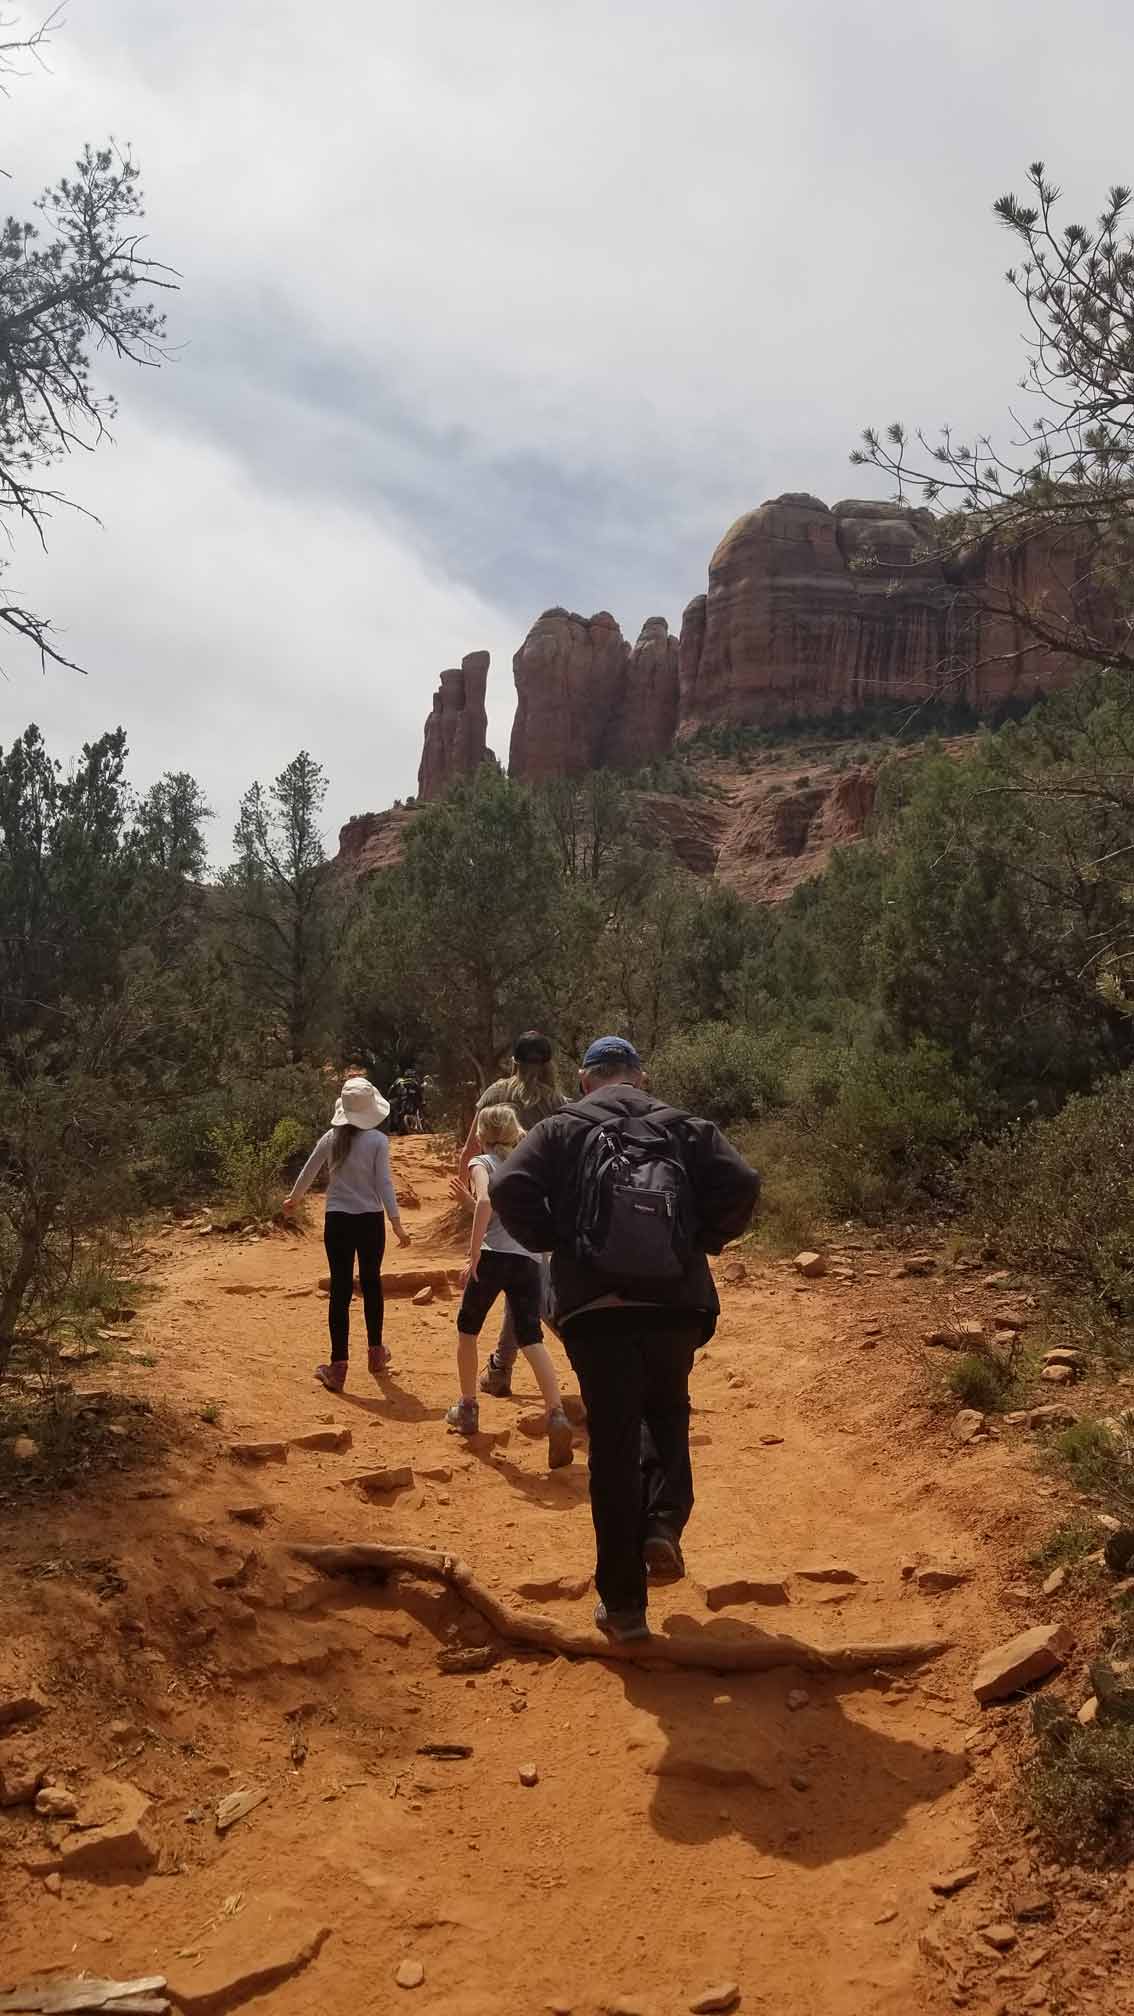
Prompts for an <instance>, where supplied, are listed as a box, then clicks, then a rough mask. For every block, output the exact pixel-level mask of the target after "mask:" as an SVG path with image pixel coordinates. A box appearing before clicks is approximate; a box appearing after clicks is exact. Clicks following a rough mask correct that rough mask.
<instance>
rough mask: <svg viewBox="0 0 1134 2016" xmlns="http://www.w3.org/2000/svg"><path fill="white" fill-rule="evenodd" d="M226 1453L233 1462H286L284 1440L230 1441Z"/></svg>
mask: <svg viewBox="0 0 1134 2016" xmlns="http://www.w3.org/2000/svg"><path fill="white" fill-rule="evenodd" d="M228 1453H229V1455H230V1456H231V1457H232V1459H233V1461H234V1462H235V1463H286V1462H287V1443H286V1442H230V1443H229V1445H228Z"/></svg>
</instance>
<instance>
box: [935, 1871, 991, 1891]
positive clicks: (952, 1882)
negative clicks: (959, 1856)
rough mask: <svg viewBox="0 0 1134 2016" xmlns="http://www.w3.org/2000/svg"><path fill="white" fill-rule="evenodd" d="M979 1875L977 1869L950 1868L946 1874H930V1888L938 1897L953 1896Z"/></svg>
mask: <svg viewBox="0 0 1134 2016" xmlns="http://www.w3.org/2000/svg"><path fill="white" fill-rule="evenodd" d="M979 1875H980V1870H979V1869H969V1868H965V1869H951V1870H950V1871H949V1874H948V1875H947V1876H931V1877H930V1880H929V1887H930V1889H931V1890H932V1891H933V1892H934V1893H935V1895H937V1896H938V1897H955V1896H956V1894H957V1892H958V1890H967V1889H968V1886H969V1884H970V1883H975V1882H976V1880H977V1877H978V1876H979Z"/></svg>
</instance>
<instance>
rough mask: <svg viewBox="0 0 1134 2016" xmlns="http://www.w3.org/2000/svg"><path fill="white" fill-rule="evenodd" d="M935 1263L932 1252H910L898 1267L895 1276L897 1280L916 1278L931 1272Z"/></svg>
mask: <svg viewBox="0 0 1134 2016" xmlns="http://www.w3.org/2000/svg"><path fill="white" fill-rule="evenodd" d="M936 1265H937V1262H936V1261H935V1260H934V1258H933V1255H932V1253H911V1254H909V1256H908V1257H907V1258H906V1259H905V1260H903V1261H902V1262H901V1265H900V1266H899V1267H898V1269H897V1278H898V1280H899V1281H904V1280H917V1279H919V1278H920V1277H921V1276H923V1275H926V1274H932V1272H933V1269H934V1267H935V1266H936Z"/></svg>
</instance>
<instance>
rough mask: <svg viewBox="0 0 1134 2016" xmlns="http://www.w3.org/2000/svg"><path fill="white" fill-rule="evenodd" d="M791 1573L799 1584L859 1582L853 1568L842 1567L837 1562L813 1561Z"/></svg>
mask: <svg viewBox="0 0 1134 2016" xmlns="http://www.w3.org/2000/svg"><path fill="white" fill-rule="evenodd" d="M793 1573H794V1574H795V1575H796V1576H797V1577H798V1579H799V1580H800V1581H801V1582H861V1580H862V1577H861V1575H856V1574H855V1572H854V1569H853V1568H847V1567H844V1566H843V1564H842V1563H841V1562H839V1561H813V1562H811V1563H809V1564H808V1565H807V1566H806V1567H804V1568H796V1569H794V1570H793Z"/></svg>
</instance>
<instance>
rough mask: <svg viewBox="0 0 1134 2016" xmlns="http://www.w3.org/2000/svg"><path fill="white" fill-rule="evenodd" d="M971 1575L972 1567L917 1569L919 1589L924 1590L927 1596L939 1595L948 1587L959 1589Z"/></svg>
mask: <svg viewBox="0 0 1134 2016" xmlns="http://www.w3.org/2000/svg"><path fill="white" fill-rule="evenodd" d="M971 1576H972V1569H971V1568H946V1567H943V1566H934V1567H926V1568H919V1569H918V1571H917V1586H918V1588H919V1589H921V1590H924V1592H925V1594H926V1595H927V1596H939V1595H941V1594H943V1592H944V1591H945V1590H946V1589H959V1588H960V1586H961V1584H962V1583H963V1582H968V1581H969V1580H970V1579H971Z"/></svg>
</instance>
